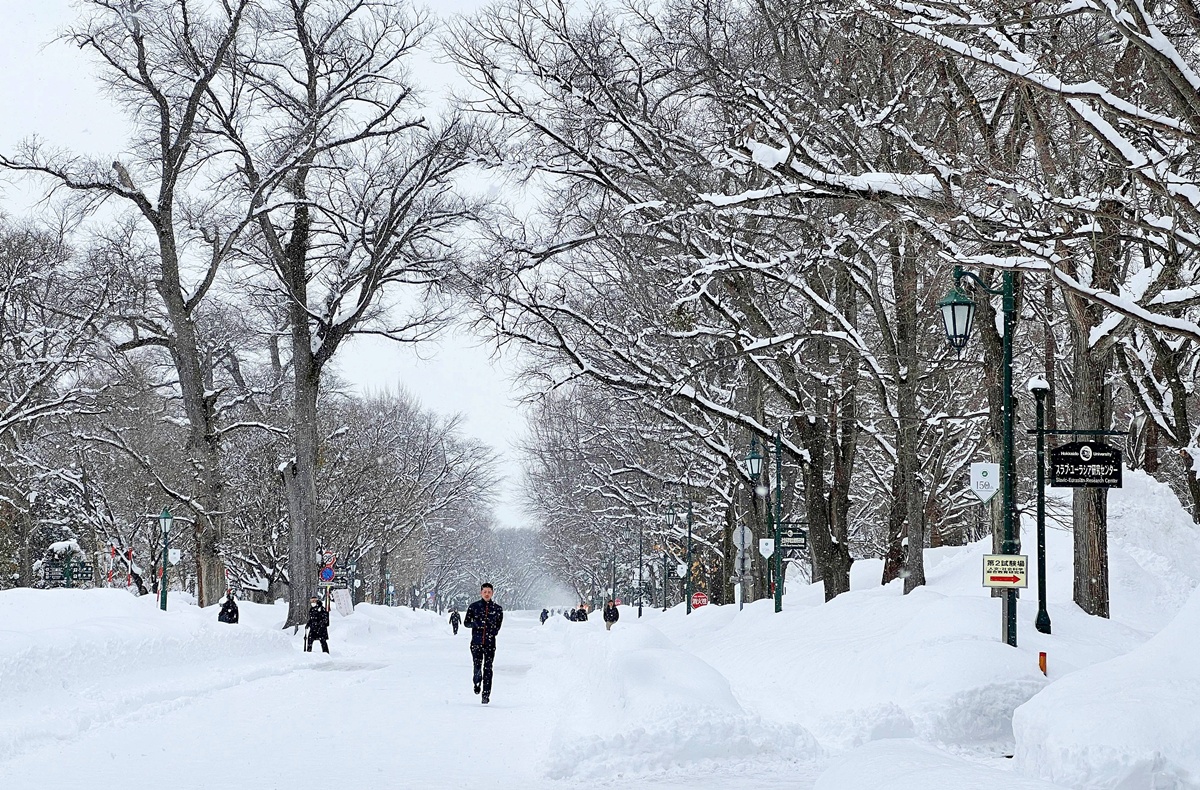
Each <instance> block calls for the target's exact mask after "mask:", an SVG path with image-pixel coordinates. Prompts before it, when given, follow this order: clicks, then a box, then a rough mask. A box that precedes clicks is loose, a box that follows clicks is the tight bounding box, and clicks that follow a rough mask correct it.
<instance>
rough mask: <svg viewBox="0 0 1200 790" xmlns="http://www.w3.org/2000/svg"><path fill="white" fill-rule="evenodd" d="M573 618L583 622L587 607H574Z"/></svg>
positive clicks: (585, 618) (585, 617)
mask: <svg viewBox="0 0 1200 790" xmlns="http://www.w3.org/2000/svg"><path fill="white" fill-rule="evenodd" d="M575 620H576V622H580V623H582V622H585V621H586V620H587V609H584V608H583V607H582V606H581V607H579V608H578V609H576V610H575Z"/></svg>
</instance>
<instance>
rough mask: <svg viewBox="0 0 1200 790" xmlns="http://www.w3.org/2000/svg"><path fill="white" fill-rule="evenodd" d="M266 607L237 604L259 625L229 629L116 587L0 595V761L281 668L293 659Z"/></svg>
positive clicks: (212, 612) (212, 614) (204, 614)
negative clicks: (263, 624)
mask: <svg viewBox="0 0 1200 790" xmlns="http://www.w3.org/2000/svg"><path fill="white" fill-rule="evenodd" d="M255 610H265V611H255ZM272 610H273V607H255V606H254V605H253V604H244V605H243V606H242V615H243V621H245V620H247V619H249V620H252V621H268V622H270V623H271V627H269V628H267V627H255V626H253V625H249V624H245V623H243V624H239V625H233V626H230V625H225V624H223V623H218V622H216V614H217V610H216V608H215V607H213V608H209V609H205V610H199V609H197V608H196V607H194V606H188V605H186V604H185V603H183V602H182V601H181V600H176V599H172V600H171V602H170V606H169V610H168V611H166V612H162V611H159V610H158V608H157V600H156V599H153V598H151V597H150V596H146V597H143V598H135V597H133V596H131V595H130V594H129V593H127V592H125V591H123V590H105V589H97V590H65V589H60V590H28V589H22V590H7V591H4V592H0V699H3V700H4V703H5V704H4V705H3V706H0V754H4V755H6V756H11V755H13V754H16V753H17V752H19V751H22V750H23V749H25V748H27V747H29V746H32V745H35V744H36V743H38V742H40V741H43V740H47V739H62V738H67V737H69V736H71V735H74V734H76V733H79V732H82V731H85V730H88V729H91V728H94V727H99V726H105V725H108V724H111V723H114V722H118V721H120V720H122V719H123V718H125V717H128V716H135V715H139V713H140V712H142V711H145V710H146V709H148V708H152V707H160V708H161V707H162V706H164V705H174V704H181V702H182V701H183V700H186V699H187V698H189V697H191V696H194V695H196V694H200V693H206V692H208V691H211V690H214V689H218V688H223V687H227V686H229V685H233V684H236V683H240V682H242V681H244V680H246V679H249V678H251V677H257V676H262V675H265V674H271V673H274V672H280V671H284V670H283V669H281V662H282V663H283V664H291V663H294V661H295V660H296V658H297V655H298V654H297V652H296V647H295V646H294V645H292V644H289V637H288V635H286V634H285V633H284V632H282V631H280V630H279V624H280V623H281V622H282V618H281V617H280V618H279V619H278V621H277V618H276V613H275V612H273V611H272ZM289 633H290V632H289Z"/></svg>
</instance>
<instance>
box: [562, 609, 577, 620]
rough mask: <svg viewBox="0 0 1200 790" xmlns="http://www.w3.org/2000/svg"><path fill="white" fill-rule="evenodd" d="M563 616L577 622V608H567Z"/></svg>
mask: <svg viewBox="0 0 1200 790" xmlns="http://www.w3.org/2000/svg"><path fill="white" fill-rule="evenodd" d="M563 617H565V618H567V619H568V620H570V621H571V622H572V623H573V622H575V610H574V609H567V610H565V611H563Z"/></svg>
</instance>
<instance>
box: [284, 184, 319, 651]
mask: <svg viewBox="0 0 1200 790" xmlns="http://www.w3.org/2000/svg"><path fill="white" fill-rule="evenodd" d="M307 176H308V170H307V167H305V168H302V169H301V170H300V171H299V172H298V173H297V176H296V179H295V182H294V193H295V197H296V200H297V201H298V202H299V205H297V207H296V214H295V222H294V224H293V226H292V232H291V235H290V237H289V238H288V242H287V245H286V247H285V248H284V250H283V253H284V254H283V258H282V263H283V266H282V271H281V274H282V275H283V280H284V283H285V285H286V286H287V289H288V296H289V299H288V323H289V325H290V326H289V329H290V333H291V341H292V372H293V381H294V391H293V395H292V449H293V452H294V455H293V457H292V459H291V462H290V464H288V466H287V472H285V475H284V482H285V486H286V493H287V503H288V520H289V522H290V527H291V541H290V546H289V553H288V559H289V562H288V565H289V567H288V578H289V582H290V584H289V587H288V617H287V621H286V622H285V623H284V627H285V628H287V627H289V626H297V625H299V624H300V623H302V622H304V620H305V619H306V618H307V616H308V615H307V611H308V597H309V596H310V595H313V594H315V593H316V590H317V562H316V550H317V547H316V527H317V449H318V437H317V395H318V392H319V389H320V380H321V371H320V367H319V365H318V364H317V360H316V356H315V354H314V352H313V337H312V329H311V327H310V325H309V320H310V317H309V313H308V253H309V250H308V245H309V233H310V228H311V224H310V215H309V208H308V206H307V205H305V204H304V203H303V202H302V201H304V200H306V198H307V192H306V184H305V179H306V178H307Z"/></svg>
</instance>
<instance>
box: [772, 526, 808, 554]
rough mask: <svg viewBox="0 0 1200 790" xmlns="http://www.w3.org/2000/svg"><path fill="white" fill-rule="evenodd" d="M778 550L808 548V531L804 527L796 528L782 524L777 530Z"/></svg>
mask: <svg viewBox="0 0 1200 790" xmlns="http://www.w3.org/2000/svg"><path fill="white" fill-rule="evenodd" d="M779 542H780V544H781V545H780V548H783V549H803V548H807V547H808V530H806V529H805V528H804V527H797V526H792V525H788V524H784V525H783V526H782V527H780V528H779Z"/></svg>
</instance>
